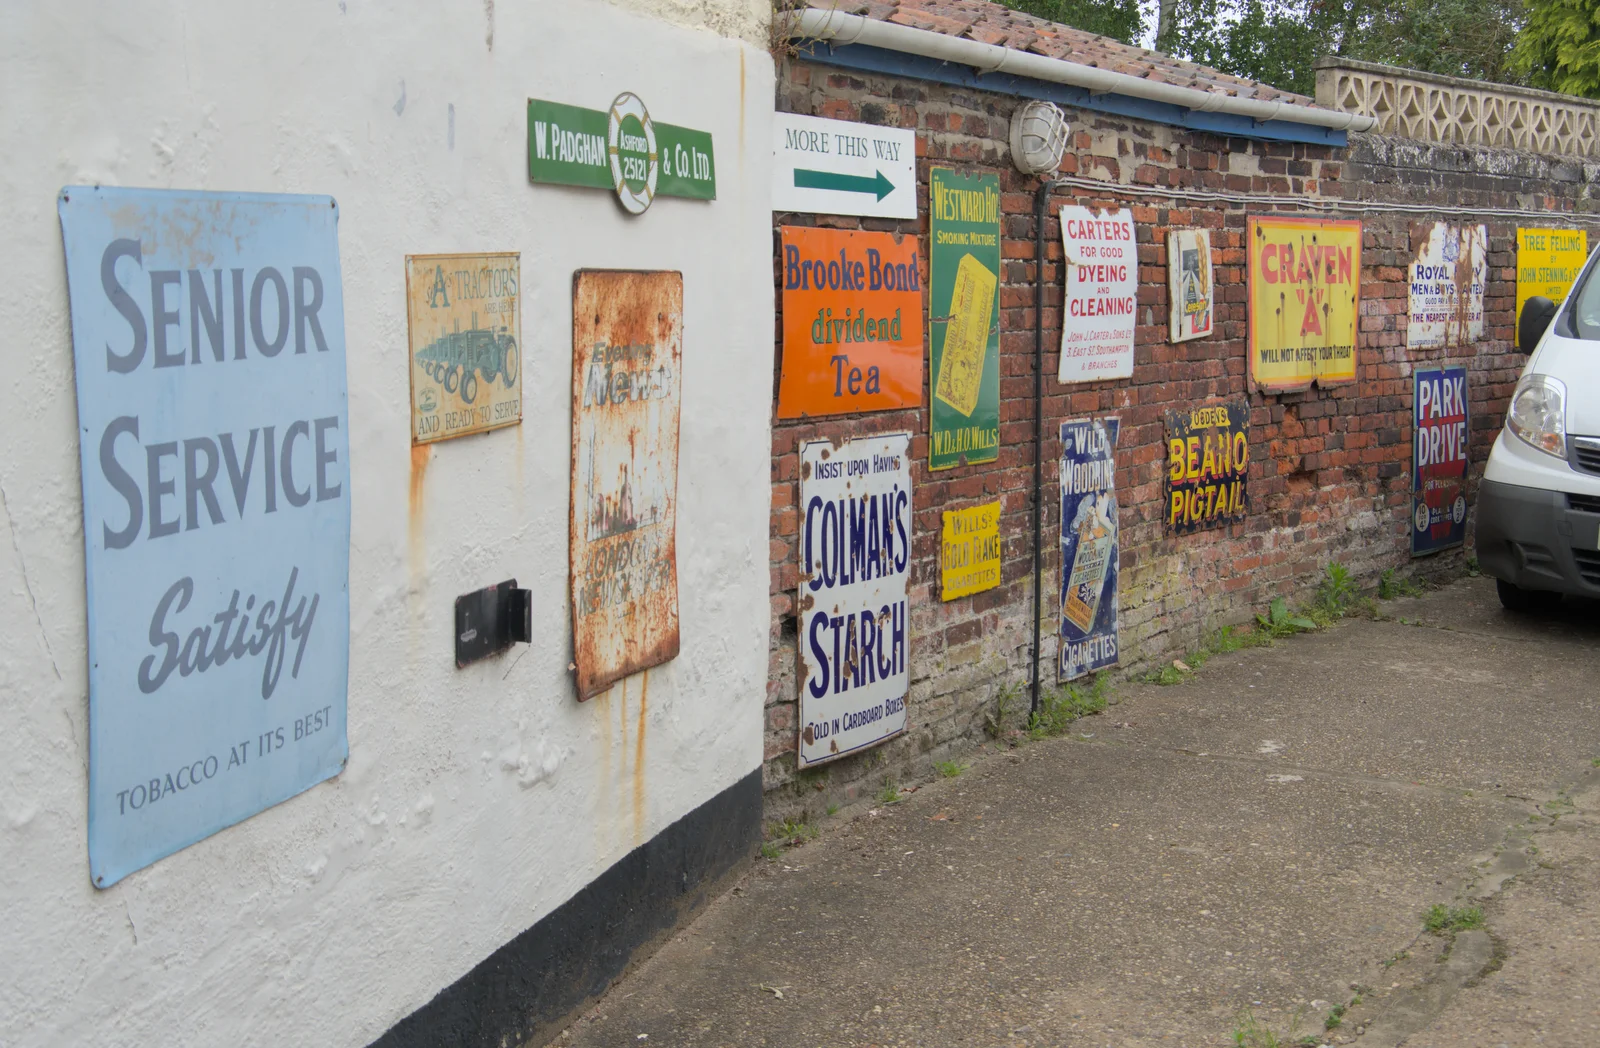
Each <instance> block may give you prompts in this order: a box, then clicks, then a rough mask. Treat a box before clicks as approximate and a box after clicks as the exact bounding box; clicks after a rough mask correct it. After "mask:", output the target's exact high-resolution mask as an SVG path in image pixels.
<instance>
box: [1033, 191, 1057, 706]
mask: <svg viewBox="0 0 1600 1048" xmlns="http://www.w3.org/2000/svg"><path fill="white" fill-rule="evenodd" d="M1055 185H1056V184H1055V181H1054V180H1052V179H1048V178H1047V179H1045V180H1044V181H1042V182H1040V183H1039V188H1038V189H1036V190H1034V193H1033V674H1032V677H1031V681H1030V684H1029V690H1030V696H1029V704H1028V709H1029V711H1030V712H1032V713H1038V712H1039V618H1040V613H1041V612H1042V611H1043V610H1044V601H1043V593H1042V592H1041V591H1042V590H1043V588H1044V557H1043V556H1042V555H1041V554H1042V551H1041V549H1040V545H1041V542H1042V539H1043V524H1042V513H1043V511H1044V214H1045V204H1046V203H1047V202H1048V201H1049V199H1050V191H1051V190H1052V189H1054V188H1055Z"/></svg>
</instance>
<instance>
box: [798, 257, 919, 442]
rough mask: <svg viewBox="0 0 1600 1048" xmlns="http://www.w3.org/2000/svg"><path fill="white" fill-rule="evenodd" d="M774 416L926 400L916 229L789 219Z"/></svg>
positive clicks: (870, 408) (876, 408)
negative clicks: (909, 232) (912, 232)
mask: <svg viewBox="0 0 1600 1048" xmlns="http://www.w3.org/2000/svg"><path fill="white" fill-rule="evenodd" d="M782 233H783V245H782V250H783V262H782V266H783V368H782V372H781V376H780V378H779V381H778V417H779V418H803V417H805V416H808V415H839V414H845V413H850V412H857V411H888V410H891V409H893V408H905V407H917V406H918V405H920V404H921V403H922V279H921V277H920V275H919V274H918V272H917V238H916V237H913V236H902V235H900V234H898V233H865V232H858V231H855V230H842V229H806V228H800V227H794V226H785V227H784V229H783V231H782Z"/></svg>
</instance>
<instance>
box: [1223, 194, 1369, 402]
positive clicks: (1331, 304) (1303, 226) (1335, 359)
mask: <svg viewBox="0 0 1600 1048" xmlns="http://www.w3.org/2000/svg"><path fill="white" fill-rule="evenodd" d="M1248 241H1249V248H1250V250H1249V265H1248V269H1249V281H1250V349H1249V361H1250V381H1251V383H1253V384H1254V385H1255V387H1256V388H1257V389H1260V390H1264V391H1267V392H1273V393H1281V392H1287V391H1290V390H1297V389H1307V388H1309V387H1310V385H1311V384H1312V383H1313V382H1315V383H1316V384H1317V385H1319V386H1331V385H1336V384H1338V383H1342V382H1354V381H1355V380H1356V331H1357V322H1358V318H1359V316H1360V312H1361V309H1360V306H1361V223H1360V221H1359V220H1336V219H1328V218H1299V217H1294V218H1279V217H1276V216H1270V215H1269V216H1254V215H1252V216H1251V217H1250V219H1249V234H1248Z"/></svg>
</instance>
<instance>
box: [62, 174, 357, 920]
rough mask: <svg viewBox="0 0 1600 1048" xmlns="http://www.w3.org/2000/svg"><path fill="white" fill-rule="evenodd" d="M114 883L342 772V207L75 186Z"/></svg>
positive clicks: (101, 810)
mask: <svg viewBox="0 0 1600 1048" xmlns="http://www.w3.org/2000/svg"><path fill="white" fill-rule="evenodd" d="M59 210H60V213H61V232H62V238H63V240H64V241H65V244H66V255H67V286H68V288H69V290H70V292H71V296H72V349H73V359H74V363H75V365H76V370H77V384H78V423H79V440H80V443H81V451H82V459H83V525H84V526H83V533H84V534H83V537H84V548H85V553H86V557H87V572H86V581H87V583H88V608H89V871H90V877H91V879H92V881H93V883H94V885H95V887H97V888H105V887H108V886H109V885H112V884H115V883H116V882H117V881H119V880H121V879H122V878H123V877H125V876H127V875H128V874H129V873H132V872H133V871H134V870H137V869H139V868H140V867H142V866H147V865H149V864H150V863H152V862H155V861H156V860H157V859H159V858H161V857H162V856H165V855H170V854H172V853H173V852H175V851H177V850H178V849H180V848H184V847H187V846H188V845H190V844H194V843H195V842H197V841H199V840H202V839H204V838H206V837H208V836H210V835H211V834H213V833H216V832H217V831H218V830H220V829H222V828H223V827H226V826H231V825H233V824H234V823H236V822H239V821H240V820H242V819H245V818H248V817H249V816H251V815H254V814H255V813H256V812H258V811H260V810H262V809H263V808H267V807H270V806H272V805H274V804H277V803H279V802H280V801H284V800H287V799H288V798H290V797H292V796H294V795H295V794H297V793H299V792H301V791H302V790H305V789H308V788H309V787H311V786H312V785H314V784H316V783H318V782H321V781H322V780H324V779H327V778H330V777H332V776H334V775H337V774H338V773H339V770H340V769H341V768H343V767H344V762H345V757H346V755H347V754H348V753H349V747H348V746H347V745H346V743H345V694H346V686H347V683H348V677H349V664H350V599H349V585H350V581H349V580H350V476H349V472H348V467H347V462H348V461H349V456H348V437H347V433H348V429H349V427H348V416H347V414H346V410H345V346H344V292H343V290H342V287H341V283H340V276H339V239H338V228H339V212H338V209H337V208H336V207H335V205H334V202H333V200H332V198H330V197H326V196H284V195H268V194H254V193H201V192H190V191H167V190H154V189H113V188H102V187H89V186H69V187H68V188H66V189H64V190H62V191H61V197H60V201H59Z"/></svg>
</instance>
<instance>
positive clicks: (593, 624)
mask: <svg viewBox="0 0 1600 1048" xmlns="http://www.w3.org/2000/svg"><path fill="white" fill-rule="evenodd" d="M682 354H683V274H682V273H674V272H639V271H622V270H598V269H584V270H579V271H578V272H577V273H575V274H574V275H573V282H572V498H571V520H570V526H569V530H568V536H569V537H568V542H569V544H570V556H571V580H572V638H573V649H574V655H573V662H574V663H575V664H576V666H577V674H578V698H579V699H589V698H593V697H594V696H595V695H598V694H600V693H601V692H603V691H605V690H606V689H607V688H609V687H611V685H613V684H615V683H616V682H617V681H619V680H621V679H623V678H624V677H627V676H629V675H631V674H634V673H637V672H639V671H640V670H643V669H648V668H649V667H651V666H659V665H660V664H661V663H663V662H666V661H667V660H669V659H673V658H676V657H677V655H678V567H677V564H678V556H677V519H678V512H677V511H678V416H679V410H680V405H681V396H680V391H681V382H680V367H679V365H680V360H681V358H682Z"/></svg>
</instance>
